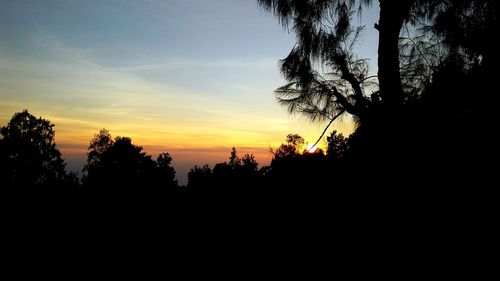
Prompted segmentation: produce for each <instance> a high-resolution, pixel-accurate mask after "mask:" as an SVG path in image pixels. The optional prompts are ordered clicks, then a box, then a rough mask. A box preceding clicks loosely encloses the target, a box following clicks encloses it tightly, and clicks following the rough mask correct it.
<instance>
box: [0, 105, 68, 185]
mask: <svg viewBox="0 0 500 281" xmlns="http://www.w3.org/2000/svg"><path fill="white" fill-rule="evenodd" d="M0 134H1V135H2V139H0V151H1V152H0V157H1V160H0V161H1V168H0V169H1V171H2V173H4V175H3V176H2V178H3V181H4V182H6V183H7V184H8V185H9V184H14V185H54V184H57V183H61V182H63V181H64V180H66V178H67V175H66V172H65V170H64V168H65V163H64V160H63V159H62V158H61V153H60V152H59V150H58V149H57V148H56V144H55V140H54V137H55V132H54V125H53V124H51V122H50V121H48V120H45V119H42V118H41V117H40V118H36V117H35V116H33V115H31V114H30V113H29V112H28V111H27V110H24V111H23V112H18V113H15V114H14V116H13V117H12V119H11V120H10V121H9V123H8V124H7V126H5V127H2V128H1V129H0ZM72 180H74V178H72Z"/></svg>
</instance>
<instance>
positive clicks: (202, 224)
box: [0, 0, 500, 261]
mask: <svg viewBox="0 0 500 281" xmlns="http://www.w3.org/2000/svg"><path fill="white" fill-rule="evenodd" d="M258 2H259V3H260V4H261V5H262V6H263V7H264V8H266V9H267V10H269V11H271V12H272V13H273V14H274V15H276V16H277V17H278V18H279V20H280V22H281V23H282V24H283V25H284V26H285V27H287V28H289V30H291V31H292V32H294V33H295V35H297V44H296V45H295V47H294V48H293V49H292V51H291V52H290V54H289V55H288V56H287V57H286V58H285V59H284V60H282V62H281V65H280V70H281V72H282V73H283V75H284V77H285V79H286V80H287V81H288V82H289V83H288V84H286V85H285V86H283V87H280V88H279V89H277V90H276V95H277V98H278V100H279V102H280V103H281V104H283V105H284V106H286V107H287V108H288V109H289V110H290V112H293V113H299V114H303V115H305V116H307V117H310V118H311V120H313V121H317V120H323V121H329V122H333V121H334V120H335V119H336V118H337V117H339V116H341V115H343V114H350V115H351V116H352V117H353V118H354V120H355V121H356V129H355V131H354V133H353V134H351V135H350V136H342V135H341V134H337V133H336V132H332V133H331V134H330V135H329V136H328V138H327V143H328V149H327V151H325V152H321V151H316V152H312V153H310V152H307V151H304V147H303V144H304V140H303V139H302V138H301V137H300V136H298V135H293V134H290V135H288V136H287V137H286V140H285V142H284V143H283V144H282V145H281V146H280V147H278V148H276V149H274V150H273V151H272V153H273V159H272V161H271V163H270V165H269V166H265V167H259V165H258V163H257V162H256V161H255V158H254V157H253V156H252V155H244V156H243V157H241V158H240V157H239V156H238V154H237V150H236V148H234V149H233V150H232V151H231V152H230V155H229V157H228V161H226V162H223V163H219V164H217V165H215V166H214V167H209V166H208V165H204V166H195V167H193V168H192V169H191V170H190V172H189V174H188V183H187V185H186V186H185V187H180V186H178V184H177V182H176V181H175V170H174V169H173V167H172V166H171V161H172V158H171V156H170V155H169V154H168V153H167V152H165V153H162V154H160V155H159V156H158V158H157V159H156V160H155V159H153V158H152V156H150V155H147V154H146V153H144V152H143V151H142V147H140V146H137V145H135V144H133V143H132V140H131V139H130V138H127V137H116V138H114V139H113V138H112V136H111V135H110V134H109V132H108V131H106V130H102V131H100V132H99V133H98V134H96V136H95V137H94V138H93V139H92V140H91V142H90V145H89V149H88V157H87V162H86V165H85V167H84V172H83V175H82V178H81V180H80V179H79V178H78V177H77V176H76V175H74V174H71V173H67V172H66V171H65V165H64V161H63V159H62V156H61V153H60V152H59V151H58V150H57V148H56V146H55V143H54V130H53V124H51V123H50V122H49V121H48V120H44V119H42V118H36V117H34V116H32V115H31V114H29V113H28V112H27V111H23V112H21V113H16V114H15V115H14V117H13V118H12V119H11V120H10V122H9V124H7V125H6V126H5V127H2V128H1V136H2V138H1V139H0V163H1V164H0V165H1V167H0V173H1V174H0V178H1V184H2V190H3V191H5V192H7V193H10V194H9V196H3V198H6V199H7V200H8V201H10V202H9V203H11V204H14V205H15V206H18V207H16V208H13V209H12V210H15V212H16V215H19V216H20V217H21V219H18V217H16V218H15V219H13V224H14V225H16V226H17V227H12V228H10V229H11V230H12V231H11V232H12V235H11V236H9V237H10V238H9V239H12V243H11V244H12V245H13V247H17V248H22V249H31V248H37V249H41V250H49V249H53V248H54V247H56V248H58V249H59V250H64V251H74V250H84V251H87V252H89V251H94V250H99V251H100V252H106V253H116V252H119V253H122V252H127V251H129V252H140V251H142V250H146V251H151V250H154V249H162V250H166V249H168V250H169V251H173V252H175V253H181V254H180V255H186V253H188V252H189V251H187V250H186V249H187V248H188V247H195V248H197V251H196V252H197V253H200V252H202V253H208V254H206V256H204V257H205V258H207V259H208V256H209V255H210V254H209V253H214V252H217V251H221V249H222V248H224V250H225V251H226V253H229V254H228V256H234V255H235V253H237V252H240V253H241V252H243V253H264V252H265V253H271V254H268V255H265V257H263V255H262V254H260V255H259V256H260V257H261V258H262V259H267V260H268V261H269V260H272V259H273V258H275V257H278V256H279V257H280V258H285V259H287V258H288V259H293V258H296V257H297V256H307V257H311V256H313V255H314V254H312V253H313V252H314V251H315V250H317V249H324V248H327V249H329V251H331V250H332V249H333V247H336V248H335V250H336V251H341V250H346V249H347V248H348V249H349V251H350V252H353V253H355V252H357V251H362V250H363V249H370V251H371V252H383V251H384V249H382V246H381V247H379V248H377V247H376V246H377V245H384V246H387V245H403V246H402V247H404V251H406V252H412V253H424V252H425V251H428V252H427V253H429V252H432V251H433V249H430V248H429V247H431V246H430V245H432V246H436V245H437V244H439V249H440V251H441V252H443V253H448V254H452V255H453V254H456V255H457V256H461V257H463V254H464V253H466V252H468V251H469V250H471V249H472V248H473V247H472V246H471V247H469V246H470V245H469V244H467V245H465V244H463V243H462V242H463V241H467V240H469V239H470V237H469V236H466V235H469V234H471V232H476V234H477V233H480V234H481V235H483V234H484V235H487V234H485V233H488V231H487V227H488V226H489V225H491V223H488V218H489V216H488V214H493V213H495V212H494V211H493V210H492V209H493V207H494V206H495V204H494V203H493V202H491V200H493V199H494V198H496V197H495V196H491V194H490V193H491V192H492V191H494V189H495V188H494V186H496V185H495V184H494V183H495V182H497V179H496V165H494V164H492V161H495V159H496V158H495V155H496V150H497V149H496V147H497V145H498V144H497V141H496V140H497V138H496V133H495V130H494V128H495V127H496V126H497V124H496V122H495V121H496V118H495V115H496V114H495V113H496V110H495V109H496V104H497V102H496V100H497V98H496V92H497V90H495V89H496V88H497V87H496V86H497V85H496V80H497V79H498V66H499V65H500V61H499V56H498V48H497V45H496V44H492V43H491V42H493V41H494V40H496V39H498V37H499V32H498V26H500V25H499V24H498V18H499V1H493V0H470V1H465V0H464V1H462V0H457V1H438V0H436V1H434V0H433V1H417V0H401V1H388V0H379V1H378V2H379V7H380V16H379V22H378V23H376V24H375V26H374V28H376V30H377V31H378V32H379V42H378V43H379V45H378V46H379V49H378V56H379V57H378V73H377V76H376V78H377V79H378V81H379V83H374V82H370V81H371V79H373V77H370V76H369V75H368V73H369V72H368V68H367V63H366V61H365V60H363V59H359V58H357V56H356V55H355V54H353V52H352V46H353V44H354V42H355V41H356V38H357V36H358V35H359V32H360V31H361V29H356V28H354V27H353V25H352V22H353V21H352V16H353V15H355V14H357V13H355V12H356V11H361V10H359V9H360V8H361V7H363V6H365V5H366V4H369V3H370V2H373V1H354V0H353V1H340V0H339V1H322V0H317V1H316V0H311V1H274V0H262V1H260V0H259V1H258ZM409 29H411V30H413V33H412V32H410V31H409ZM316 63H320V64H321V65H322V66H324V67H325V68H326V69H328V70H327V71H325V73H322V72H320V71H319V70H318V68H317V67H316V66H317V65H316ZM490 216H491V215H490ZM61 226H64V231H62V232H60V233H59V234H54V231H52V230H53V229H59V228H60V227H61ZM34 232H36V233H37V235H32V233H34ZM168 236H173V238H168V239H167V238H166V237H168ZM476 237H477V236H476ZM6 239H7V238H6ZM7 241H9V240H7ZM353 241H355V243H353ZM485 241H486V240H484V239H482V238H481V239H476V240H475V243H476V245H475V246H474V247H479V248H481V247H487V245H484V243H486V242H485ZM344 242H345V243H344ZM409 242H411V243H409ZM481 243H483V244H481ZM457 245H460V247H459V248H457ZM478 245H479V246H478ZM223 246H224V247H223ZM396 256H399V255H397V254H396ZM474 256H477V255H474ZM372 258H375V257H372ZM426 258H427V259H432V258H433V257H432V256H431V255H428V254H426Z"/></svg>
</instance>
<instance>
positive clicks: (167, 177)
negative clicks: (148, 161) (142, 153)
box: [156, 153, 177, 188]
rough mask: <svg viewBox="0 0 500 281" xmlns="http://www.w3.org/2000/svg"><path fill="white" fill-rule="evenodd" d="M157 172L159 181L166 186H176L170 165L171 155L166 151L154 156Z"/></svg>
mask: <svg viewBox="0 0 500 281" xmlns="http://www.w3.org/2000/svg"><path fill="white" fill-rule="evenodd" d="M156 163H157V165H158V172H159V175H158V176H159V179H158V180H159V183H160V184H161V185H162V186H166V187H171V188H172V187H176V186H177V180H176V179H175V169H174V167H172V156H170V154H168V153H160V154H159V155H158V157H157V158H156Z"/></svg>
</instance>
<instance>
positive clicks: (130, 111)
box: [0, 0, 377, 182]
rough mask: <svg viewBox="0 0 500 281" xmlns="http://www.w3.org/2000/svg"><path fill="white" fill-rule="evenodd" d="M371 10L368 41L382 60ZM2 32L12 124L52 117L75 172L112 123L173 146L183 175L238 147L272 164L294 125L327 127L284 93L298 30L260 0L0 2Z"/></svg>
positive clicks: (117, 131) (3, 114) (1, 114)
mask: <svg viewBox="0 0 500 281" xmlns="http://www.w3.org/2000/svg"><path fill="white" fill-rule="evenodd" d="M366 15H367V16H366V17H365V20H364V22H363V23H365V22H366V24H367V32H365V36H364V37H363V38H362V40H360V41H359V43H358V49H359V51H360V55H361V56H362V57H369V58H372V61H371V64H372V65H375V64H376V61H373V58H374V57H375V54H376V45H374V44H373V43H372V42H376V41H375V40H374V38H373V36H376V33H374V32H373V31H372V29H373V28H372V26H373V23H374V22H375V21H376V18H377V17H376V11H375V10H374V9H372V10H368V13H367V14H366ZM0 38H2V39H1V40H0V124H1V125H4V124H6V122H7V121H8V120H9V119H10V117H11V116H12V115H13V114H14V112H17V111H21V110H23V109H28V110H29V111H30V112H31V113H32V114H34V115H36V116H42V117H44V118H47V119H49V120H51V121H52V122H53V123H55V125H56V141H57V145H58V147H60V149H61V151H62V152H63V155H64V157H65V158H66V160H67V162H68V164H69V165H68V166H69V167H70V169H72V170H78V169H79V168H81V166H82V165H83V161H84V159H85V150H86V147H87V145H88V142H89V140H90V139H91V137H92V136H93V134H94V133H96V132H97V131H98V130H99V129H100V128H103V127H105V128H108V129H109V130H110V132H111V134H112V135H113V136H118V135H122V136H130V137H132V139H133V141H134V142H135V143H137V144H139V145H142V146H144V148H145V150H146V151H147V152H148V153H151V154H153V155H155V154H157V153H159V152H161V151H168V152H170V153H171V154H172V155H173V157H174V165H175V166H176V168H177V170H178V175H179V177H180V178H181V182H183V181H185V178H184V177H185V173H186V172H187V170H188V169H189V167H192V166H193V165H195V164H197V165H200V164H204V163H210V164H213V163H216V162H221V161H225V160H227V159H226V158H227V157H228V155H229V151H230V147H232V146H236V147H237V148H238V147H240V154H243V153H254V154H256V155H257V159H258V160H259V161H260V162H261V163H262V164H266V163H267V162H268V161H269V160H270V155H269V153H268V149H269V147H275V146H277V145H279V143H280V142H281V141H282V140H283V139H284V137H285V136H286V134H288V133H299V134H301V135H303V136H304V137H305V138H306V140H308V141H309V142H311V143H312V142H314V141H315V139H314V138H315V137H317V136H318V135H319V133H320V132H321V130H322V126H323V124H313V123H310V122H308V121H307V120H304V119H301V118H299V117H297V116H290V115H289V114H288V113H287V112H286V111H285V109H284V108H281V107H280V106H279V105H278V104H277V102H276V101H275V99H274V96H273V90H274V89H275V88H277V87H279V86H280V85H282V84H284V82H285V81H284V80H283V79H282V77H281V75H280V74H279V71H278V60H279V59H281V58H283V57H285V56H286V55H287V54H288V52H289V51H290V50H291V48H292V47H293V45H294V35H293V34H291V33H289V32H287V31H286V30H285V29H284V28H283V27H281V26H280V25H279V24H278V22H277V20H276V19H275V18H274V17H273V16H272V15H271V14H269V13H268V12H266V11H264V10H263V9H262V8H260V7H259V6H258V5H257V3H256V1H253V0H165V1H156V0H148V1H118V0H103V1H90V0H87V1H71V0H66V1H63V0H45V1H21V0H17V1H15V0H13V1H7V0H0ZM335 126H336V127H334V128H336V129H337V130H340V131H343V132H346V133H348V132H350V130H352V125H351V124H350V122H349V121H348V120H344V121H340V122H338V123H337V124H336V125H335Z"/></svg>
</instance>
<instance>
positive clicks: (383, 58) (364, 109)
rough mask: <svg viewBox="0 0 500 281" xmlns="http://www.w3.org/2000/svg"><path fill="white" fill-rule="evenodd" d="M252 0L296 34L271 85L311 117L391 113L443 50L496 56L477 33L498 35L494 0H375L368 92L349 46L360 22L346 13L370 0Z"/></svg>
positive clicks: (419, 87)
mask: <svg viewBox="0 0 500 281" xmlns="http://www.w3.org/2000/svg"><path fill="white" fill-rule="evenodd" d="M258 2H259V4H260V5H261V6H263V7H264V8H265V9H267V10H268V11H271V12H273V13H274V14H275V15H276V16H277V17H278V19H279V20H280V22H281V23H282V24H283V25H284V26H285V27H289V28H291V29H292V30H293V31H294V33H295V34H296V37H297V44H296V46H295V47H294V48H293V49H292V51H291V52H290V54H289V55H288V56H287V57H286V58H285V59H284V60H282V61H281V72H282V73H283V75H284V76H285V78H286V79H287V80H288V81H289V84H287V85H285V86H283V87H281V88H278V89H277V90H276V95H277V97H278V100H279V101H280V102H281V103H282V104H284V105H285V106H287V107H288V109H289V110H290V112H298V113H301V114H305V115H306V116H308V117H310V118H311V119H312V120H332V119H335V118H337V116H338V113H343V112H346V113H350V114H352V115H353V116H354V117H356V118H357V120H358V121H363V120H367V119H374V116H373V115H374V114H375V115H379V116H381V115H385V116H387V118H395V116H398V115H400V114H401V110H402V109H403V105H405V104H407V103H410V102H413V101H414V99H415V94H416V93H417V94H419V93H421V92H422V91H423V90H424V88H425V86H426V83H428V82H430V81H431V80H432V75H433V73H434V71H435V70H436V66H437V65H439V64H441V63H443V61H444V60H446V59H447V58H449V57H456V55H457V54H462V55H465V54H466V53H468V54H469V55H470V54H471V52H472V53H474V54H475V55H473V56H467V57H468V61H476V62H477V61H480V60H482V58H485V59H486V60H489V58H495V60H496V61H498V55H497V54H496V53H497V52H496V50H494V48H493V47H491V44H486V41H487V40H488V39H487V38H488V37H487V36H484V35H486V34H490V35H498V28H497V27H496V26H498V24H497V22H498V3H497V1H492V0H459V1H439V0H429V1H422V0H401V1H389V0H379V1H378V4H379V10H380V12H379V21H378V23H375V26H374V27H375V28H376V29H377V30H378V35H379V36H378V73H377V76H376V78H377V80H378V90H375V91H374V92H373V93H372V94H371V95H367V94H366V89H373V88H374V87H373V84H370V83H369V82H370V81H371V80H370V79H369V78H372V77H371V76H368V73H369V72H368V66H367V64H366V61H365V60H363V59H358V58H357V56H356V55H355V53H354V51H353V50H354V48H353V45H354V43H355V42H356V38H357V37H358V35H359V34H360V32H361V29H362V28H361V27H357V28H355V27H353V26H352V16H353V15H354V14H355V13H356V11H357V12H358V14H360V15H362V13H363V7H365V6H367V5H370V4H372V3H373V2H375V1H371V0H327V1H325V0H311V1H280V0H258ZM419 28H421V29H419ZM488 46H489V47H488ZM464 50H467V51H464ZM495 60H493V59H491V60H490V62H493V61H495ZM319 66H321V67H319ZM321 69H326V70H325V71H321ZM368 86H369V87H368ZM375 118H378V117H375ZM377 122H378V121H377ZM380 122H387V119H384V120H380ZM396 127H397V126H396Z"/></svg>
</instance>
